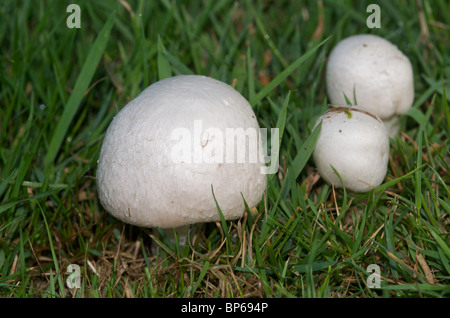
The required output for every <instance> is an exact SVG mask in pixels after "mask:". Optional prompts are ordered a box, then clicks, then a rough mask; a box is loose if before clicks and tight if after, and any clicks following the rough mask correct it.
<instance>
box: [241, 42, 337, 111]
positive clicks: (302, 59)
mask: <svg viewBox="0 0 450 318" xmlns="http://www.w3.org/2000/svg"><path fill="white" fill-rule="evenodd" d="M329 38H330V37H328V38H326V39H325V40H323V41H322V42H320V43H319V44H317V45H316V46H315V47H313V48H312V49H310V50H309V51H308V52H306V53H305V54H303V55H302V56H300V57H299V58H298V59H296V60H295V61H294V62H293V63H292V64H291V65H289V66H288V67H287V68H286V69H285V70H284V71H283V72H281V73H280V74H278V75H277V76H276V77H275V78H274V79H273V80H272V81H271V82H270V83H269V84H267V85H266V86H264V88H263V89H262V90H260V91H259V92H258V93H257V94H256V95H255V96H253V97H252V98H251V99H250V105H252V106H255V105H256V104H257V103H258V102H260V101H261V100H262V99H263V98H264V97H266V96H267V95H268V94H269V93H270V92H271V91H272V90H273V89H274V88H275V87H277V86H278V85H280V84H281V82H283V81H284V80H285V79H286V77H288V76H289V75H290V74H291V73H292V72H293V71H295V70H296V69H297V68H298V67H299V66H300V65H302V64H303V63H304V62H305V61H306V60H307V59H308V58H310V57H311V56H312V55H313V54H314V53H315V52H316V51H317V50H318V49H319V47H321V46H322V45H323V44H324V43H325V42H327V41H328V39H329Z"/></svg>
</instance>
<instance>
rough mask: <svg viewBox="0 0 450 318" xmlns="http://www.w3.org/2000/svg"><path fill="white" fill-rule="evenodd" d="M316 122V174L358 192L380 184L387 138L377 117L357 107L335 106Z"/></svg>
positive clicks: (384, 168)
mask: <svg viewBox="0 0 450 318" xmlns="http://www.w3.org/2000/svg"><path fill="white" fill-rule="evenodd" d="M320 122H322V127H321V131H320V134H319V137H318V139H317V142H316V147H315V149H314V152H313V159H314V162H315V164H316V167H317V169H318V171H319V174H320V176H321V177H322V178H323V179H324V180H325V181H326V182H328V183H329V184H331V185H333V186H335V187H336V188H341V187H342V186H343V185H344V186H345V188H346V189H348V190H350V191H353V192H359V193H361V192H367V191H370V190H371V189H372V188H374V187H377V186H378V185H380V184H381V183H382V182H383V180H384V177H385V176H386V173H387V164H388V161H389V137H388V135H387V131H386V128H385V126H384V124H383V122H382V121H381V119H380V118H379V117H378V116H376V115H373V114H371V113H369V112H367V111H365V110H363V109H361V108H359V107H335V108H332V109H330V110H328V111H327V112H326V113H325V114H323V115H322V116H320V117H319V119H318V120H317V122H316V124H315V125H316V126H317V125H318V124H319V123H320ZM335 170H336V172H337V173H338V174H339V176H340V178H341V179H342V183H343V185H342V183H341V180H340V179H339V176H338V174H336V172H335Z"/></svg>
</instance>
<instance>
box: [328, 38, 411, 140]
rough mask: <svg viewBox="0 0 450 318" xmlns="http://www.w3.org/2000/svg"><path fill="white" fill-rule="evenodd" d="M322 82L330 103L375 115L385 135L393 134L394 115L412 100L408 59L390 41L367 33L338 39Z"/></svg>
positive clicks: (405, 108)
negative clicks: (351, 106) (348, 104)
mask: <svg viewBox="0 0 450 318" xmlns="http://www.w3.org/2000/svg"><path fill="white" fill-rule="evenodd" d="M326 84H327V93H328V98H329V100H330V102H331V104H334V105H337V106H345V105H347V103H346V100H345V97H344V94H345V96H347V97H348V99H349V100H350V101H352V103H353V105H354V99H353V96H354V94H353V92H354V91H355V93H356V102H357V104H358V106H360V107H362V108H364V109H366V110H368V111H369V112H371V113H373V114H375V115H377V116H379V117H380V118H381V119H382V120H383V122H384V123H385V124H386V126H387V127H386V128H387V129H388V132H389V135H391V136H393V135H395V133H396V131H397V130H398V127H393V128H392V129H391V126H392V125H394V126H395V125H396V122H397V118H398V117H399V116H400V115H401V114H404V113H406V112H407V111H408V109H409V108H410V107H411V106H412V103H413V100H414V80H413V70H412V66H411V62H410V61H409V59H408V58H407V57H406V56H405V55H404V54H403V53H402V52H401V51H400V50H399V49H398V48H397V46H395V45H393V44H392V43H391V42H389V41H387V40H385V39H383V38H381V37H379V36H376V35H370V34H360V35H354V36H350V37H348V38H345V39H343V40H342V41H340V42H339V43H338V44H337V45H336V46H335V47H334V49H333V50H332V52H331V53H330V56H329V59H328V62H327V71H326Z"/></svg>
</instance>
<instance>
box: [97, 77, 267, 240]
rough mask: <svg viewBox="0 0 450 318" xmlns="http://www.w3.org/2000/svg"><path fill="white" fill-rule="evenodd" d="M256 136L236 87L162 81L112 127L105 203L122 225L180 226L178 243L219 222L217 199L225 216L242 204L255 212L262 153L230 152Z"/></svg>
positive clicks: (102, 178)
mask: <svg viewBox="0 0 450 318" xmlns="http://www.w3.org/2000/svg"><path fill="white" fill-rule="evenodd" d="M227 132H228V133H227ZM231 132H233V133H234V134H235V135H234V136H232V138H231V139H227V137H229V133H231ZM252 132H255V133H259V125H258V122H257V120H256V116H255V114H254V112H253V110H252V108H251V106H250V104H249V103H248V102H247V100H246V99H245V98H244V97H243V96H242V95H241V94H239V93H238V92H237V91H236V90H235V89H233V88H232V87H231V86H229V85H227V84H225V83H223V82H220V81H218V80H215V79H212V78H209V77H205V76H197V75H186V76H175V77H172V78H168V79H164V80H161V81H159V82H156V83H154V84H152V85H151V86H149V87H148V88H147V89H145V90H144V91H143V92H142V93H141V94H140V95H139V96H138V97H136V98H135V99H133V100H132V101H131V102H129V103H128V104H127V105H126V106H125V107H124V108H123V109H122V110H121V111H120V112H119V113H118V114H117V115H116V116H115V117H114V119H113V121H112V122H111V124H110V126H109V128H108V130H107V133H106V136H105V138H104V141H103V145H102V148H101V152H100V157H99V162H98V169H97V177H96V178H97V188H98V194H99V198H100V201H101V203H102V205H103V206H104V208H105V209H106V210H107V211H108V212H109V213H110V214H111V215H113V216H114V217H116V218H118V219H119V220H121V221H123V222H126V223H130V224H133V225H137V226H141V227H148V228H156V227H160V228H162V229H173V228H178V229H182V230H183V231H184V232H182V231H180V232H179V235H180V243H183V240H184V239H185V235H186V231H185V230H186V226H189V225H191V224H195V223H204V222H212V221H219V220H220V215H219V211H218V209H217V205H216V201H215V199H216V200H217V203H218V205H219V207H220V209H221V211H222V213H223V216H224V218H225V219H227V220H232V219H237V218H240V217H241V216H242V215H243V213H244V211H245V207H244V199H245V200H246V202H247V204H248V206H249V207H250V208H251V207H254V206H256V205H257V204H258V202H259V201H260V200H261V198H262V193H263V191H264V189H265V185H266V176H265V175H264V174H262V173H261V171H260V168H261V167H262V166H264V163H263V162H260V161H255V160H254V158H255V157H257V155H261V154H262V152H263V150H262V149H261V148H260V147H258V148H255V147H250V146H249V147H247V148H248V149H247V148H245V147H242V145H241V144H239V143H236V146H237V148H238V149H237V151H236V152H234V151H231V148H226V147H229V146H230V141H231V143H232V142H233V141H235V140H237V139H239V138H245V137H247V139H250V137H249V135H250V133H252ZM226 143H227V144H226ZM231 146H233V149H235V147H234V144H233V145H231ZM244 148H245V149H244ZM227 149H228V151H226V150H227ZM246 150H248V151H247V152H246V153H245V154H244V155H243V156H241V157H239V156H240V155H242V151H246ZM239 151H241V153H239ZM230 152H231V155H230ZM255 152H258V153H255ZM236 158H237V159H239V158H240V159H241V160H237V159H236ZM252 158H253V160H251V159H252ZM259 158H260V157H258V159H259ZM242 159H245V160H242ZM213 191H214V196H215V199H214V196H213ZM166 233H167V234H168V235H170V234H171V233H173V231H167V232H166Z"/></svg>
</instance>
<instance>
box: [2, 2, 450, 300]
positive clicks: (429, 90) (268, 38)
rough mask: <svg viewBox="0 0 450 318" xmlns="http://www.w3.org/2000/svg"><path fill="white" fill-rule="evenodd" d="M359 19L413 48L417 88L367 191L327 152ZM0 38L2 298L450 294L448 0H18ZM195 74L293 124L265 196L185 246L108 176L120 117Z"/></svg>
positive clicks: (199, 229) (280, 122) (197, 230)
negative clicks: (334, 79)
mask: <svg viewBox="0 0 450 318" xmlns="http://www.w3.org/2000/svg"><path fill="white" fill-rule="evenodd" d="M371 3H377V4H378V5H379V8H380V10H381V11H380V15H379V23H380V25H379V26H380V27H379V28H376V27H375V28H370V27H369V26H368V25H369V24H368V23H367V22H368V18H369V16H370V15H371V12H370V11H369V12H367V7H368V6H369V4H371ZM70 4H77V5H79V8H80V9H81V11H80V14H79V16H74V15H73V14H76V12H77V11H76V10H75V11H72V10H68V9H70V8H68V6H69V5H70ZM67 11H69V12H67ZM77 18H79V19H78V20H77ZM77 21H79V22H80V25H79V26H80V28H77V27H76V25H75V27H71V26H74V25H73V24H74V23H75V22H77ZM359 33H371V34H376V35H379V36H382V37H384V38H385V39H388V40H389V41H391V42H392V43H394V44H395V45H397V46H398V48H399V49H400V50H401V51H402V52H403V53H404V54H405V55H406V56H408V58H409V59H410V60H411V63H412V66H413V69H414V85H415V97H414V104H413V107H412V108H411V110H410V111H408V113H407V114H405V115H404V116H403V117H402V119H401V132H400V133H399V134H398V135H397V136H396V137H395V138H391V139H390V160H389V165H388V173H387V176H386V178H385V180H384V182H383V183H382V185H380V186H379V187H376V188H375V189H373V190H372V191H370V192H368V193H362V194H355V193H351V192H349V191H345V190H343V189H335V188H333V187H331V186H330V185H328V184H327V183H326V182H324V181H323V180H322V179H321V178H320V177H319V175H318V173H317V170H316V167H315V165H314V162H313V160H312V157H311V156H310V155H311V151H312V150H313V149H314V142H315V137H316V136H315V135H314V134H313V126H314V123H315V121H316V119H317V118H318V117H319V116H320V115H321V114H322V113H323V112H324V111H326V110H327V109H329V107H330V106H329V105H328V104H329V102H328V100H327V94H326V87H325V70H326V61H327V57H328V55H329V53H330V51H331V50H332V48H333V47H334V46H335V45H336V44H337V43H338V42H339V41H340V40H341V39H343V38H345V37H347V36H350V35H354V34H359ZM0 43H1V50H0V64H1V68H2V72H1V73H0V297H2V298H24V297H38V298H41V297H44V298H47V297H57V298H59V297H62V298H65V297H77V298H78V297H93V298H97V297H98V298H115V297H118V298H121V297H135V298H142V297H158V298H180V297H183V298H184V297H195V298H223V297H227V298H228V297H231V298H244V297H256V298H260V297H264V298H281V297H283V298H285V297H286V298H287V297H295V298H310V297H324V298H354V297H357V298H385V297H429V298H438V297H449V296H450V218H449V214H450V199H449V198H450V190H449V183H450V143H449V140H448V136H449V127H450V107H449V101H450V89H449V78H450V3H449V2H448V1H446V0H418V1H408V2H407V5H405V2H404V1H332V0H322V1H316V0H308V1H288V0H283V1H262V0H261V1H256V0H255V1H251V0H246V1H232V0H219V1H200V0H198V1H197V0H196V1H171V0H152V1H144V0H141V1H139V0H137V1H132V0H119V1H81V0H79V1H76V0H73V1H56V0H47V1H26V0H24V1H13V0H7V1H1V4H0ZM179 74H200V75H206V76H209V77H212V78H215V79H218V80H221V81H223V82H225V83H228V84H230V85H232V86H233V87H234V88H235V89H236V90H237V91H239V92H240V93H241V94H242V95H243V96H244V97H246V98H247V99H248V100H249V101H250V104H251V105H252V107H253V110H254V112H255V114H256V116H257V118H258V122H259V124H260V126H261V127H262V128H268V129H269V131H270V128H275V127H276V128H279V129H280V131H281V132H282V139H281V143H280V154H279V160H280V166H279V170H278V172H277V173H276V174H271V175H269V176H268V183H267V187H266V191H265V192H264V196H263V200H262V201H261V203H260V204H259V206H257V207H256V208H254V209H247V210H246V211H245V213H244V216H243V217H242V218H240V219H238V220H235V221H227V222H217V223H208V224H204V225H196V226H193V227H192V228H191V232H190V240H189V244H187V245H185V246H184V247H180V246H177V245H174V244H172V243H171V242H170V241H168V240H167V239H166V238H165V237H164V235H163V236H162V237H161V238H160V239H157V238H156V237H155V236H154V235H153V234H152V232H150V230H149V229H145V228H139V227H136V226H132V225H128V224H125V223H122V222H120V221H118V220H117V219H115V218H113V217H112V216H110V215H109V214H108V213H107V212H106V211H105V210H104V208H103V207H102V205H101V204H100V202H99V199H98V196H97V192H96V179H95V175H96V167H97V160H98V157H99V152H100V148H101V145H102V140H103V137H104V136H105V132H106V129H107V127H108V125H109V123H110V122H111V120H112V118H113V117H114V115H115V114H117V112H118V111H119V110H120V109H121V108H122V107H123V106H124V105H126V104H127V103H128V102H129V101H130V100H132V99H133V98H134V97H136V96H137V95H138V94H139V93H140V92H141V91H142V90H143V89H144V88H146V87H147V86H148V85H150V84H151V83H154V82H156V81H158V80H160V79H163V78H166V77H169V76H174V75H179ZM205 195H210V194H209V193H208V194H205ZM156 240H157V244H159V246H160V248H159V253H158V254H157V255H154V254H152V252H151V248H150V246H151V244H154V242H155V241H156ZM377 274H379V276H377Z"/></svg>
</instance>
